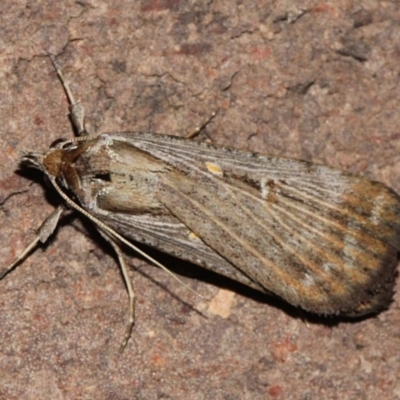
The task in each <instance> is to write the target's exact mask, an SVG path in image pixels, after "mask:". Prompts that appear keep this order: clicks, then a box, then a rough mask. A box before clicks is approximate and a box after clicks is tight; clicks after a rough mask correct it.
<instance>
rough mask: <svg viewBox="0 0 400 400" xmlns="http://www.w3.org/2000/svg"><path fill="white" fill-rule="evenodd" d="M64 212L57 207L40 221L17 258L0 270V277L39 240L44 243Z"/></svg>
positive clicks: (10, 269)
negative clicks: (38, 226)
mask: <svg viewBox="0 0 400 400" xmlns="http://www.w3.org/2000/svg"><path fill="white" fill-rule="evenodd" d="M63 212H64V207H62V206H59V207H57V208H56V209H55V210H54V211H53V212H52V213H51V214H50V215H49V216H48V217H47V218H46V219H45V220H44V221H43V223H42V225H41V226H40V228H39V230H38V232H37V235H36V237H35V238H34V239H33V240H32V242H31V243H29V244H28V246H26V247H25V249H24V250H23V251H22V252H21V253H20V254H19V255H18V256H17V258H16V259H15V260H14V261H13V262H12V263H11V264H10V265H8V266H6V267H5V269H4V270H3V271H1V272H0V279H3V278H4V277H5V276H6V275H7V274H8V273H9V272H10V271H12V270H13V269H14V268H15V266H16V265H17V264H18V263H19V262H21V261H22V260H23V259H24V258H25V257H26V256H27V254H29V253H30V252H31V250H32V249H34V248H35V247H36V246H37V244H38V243H39V242H41V243H46V242H47V240H48V239H49V237H50V236H51V235H52V234H53V233H54V231H55V230H56V228H57V225H58V221H59V220H60V217H61V215H62V213H63Z"/></svg>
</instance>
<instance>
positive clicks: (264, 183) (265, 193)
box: [260, 177, 269, 200]
mask: <svg viewBox="0 0 400 400" xmlns="http://www.w3.org/2000/svg"><path fill="white" fill-rule="evenodd" d="M267 181H268V180H267V178H266V177H264V178H261V181H260V188H261V198H262V199H264V200H266V199H267V198H268V195H269V187H268V185H267Z"/></svg>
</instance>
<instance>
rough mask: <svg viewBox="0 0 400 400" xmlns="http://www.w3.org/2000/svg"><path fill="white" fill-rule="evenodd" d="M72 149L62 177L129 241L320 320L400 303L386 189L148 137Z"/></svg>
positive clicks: (305, 166)
mask: <svg viewBox="0 0 400 400" xmlns="http://www.w3.org/2000/svg"><path fill="white" fill-rule="evenodd" d="M65 152H66V153H65V156H64V157H65V159H66V160H68V161H67V162H65V163H64V167H63V168H62V169H61V170H60V174H59V177H60V178H62V180H63V181H65V182H66V184H67V186H68V188H69V189H70V190H72V191H73V193H74V196H75V197H76V198H77V199H78V200H79V201H80V203H81V204H82V206H83V207H84V208H85V209H86V210H87V211H89V212H90V213H92V214H93V215H94V216H96V217H97V218H99V219H101V220H103V221H105V222H106V223H107V225H109V226H110V227H111V228H113V229H115V230H116V231H118V232H121V233H122V234H123V235H124V236H126V237H128V238H131V239H133V240H136V241H139V242H142V243H146V244H149V245H151V246H154V247H156V248H158V249H160V250H162V251H165V252H167V253H170V254H172V255H175V256H178V257H180V258H183V259H187V260H189V261H192V262H195V263H197V264H200V265H203V266H205V267H208V268H211V269H213V270H217V271H218V272H220V273H223V274H225V275H227V276H228V277H231V278H234V279H237V280H239V281H241V282H244V283H246V284H249V285H251V286H253V287H255V288H257V289H261V290H264V291H267V292H273V293H275V294H277V295H279V296H281V297H283V298H284V299H286V300H287V301H288V302H290V303H291V304H294V305H296V306H301V307H302V308H304V309H306V310H309V311H313V312H317V313H322V314H332V313H335V314H336V313H342V314H349V315H351V314H354V315H360V314H365V313H370V312H374V311H378V310H379V309H382V308H384V307H386V306H387V305H388V303H389V301H390V299H391V297H392V290H393V281H394V276H395V267H396V264H397V249H398V248H399V247H400V240H399V232H400V201H399V198H398V196H397V195H396V194H395V193H394V192H392V191H391V190H390V189H388V188H387V187H386V186H384V185H382V184H380V183H376V182H371V181H369V180H368V179H366V178H361V177H356V176H352V175H349V174H346V173H343V172H340V171H337V170H334V169H331V168H327V167H323V166H319V165H314V164H310V163H307V162H304V161H297V160H287V159H281V158H273V157H268V156H263V155H258V154H254V153H249V152H243V151H239V150H234V149H228V148H223V147H218V146H215V145H210V144H207V143H201V142H194V141H191V140H186V139H182V138H176V137H171V136H165V135H163V136H161V135H156V134H151V133H132V132H126V133H115V134H104V135H101V136H99V137H98V138H96V139H92V140H90V141H88V142H85V143H81V144H77V145H76V148H73V149H67V150H65Z"/></svg>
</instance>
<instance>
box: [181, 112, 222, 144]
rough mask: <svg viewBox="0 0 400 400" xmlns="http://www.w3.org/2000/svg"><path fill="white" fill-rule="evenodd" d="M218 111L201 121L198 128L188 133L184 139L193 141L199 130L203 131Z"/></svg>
mask: <svg viewBox="0 0 400 400" xmlns="http://www.w3.org/2000/svg"><path fill="white" fill-rule="evenodd" d="M217 112H218V111H214V112H213V113H212V114H210V115H209V116H208V117H207V119H206V120H205V121H203V122H202V123H201V124H200V125H199V126H198V127H196V128H195V129H194V130H193V131H191V132H188V133H187V134H186V135H185V136H184V137H185V138H187V139H193V138H194V137H195V136H197V135H198V134H199V132H200V131H201V130H203V129H204V128H205V127H206V126H207V125H208V124H209V123H210V122H211V121H212V120H213V119H214V117H215V116H216V115H217Z"/></svg>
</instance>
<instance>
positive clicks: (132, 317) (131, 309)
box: [99, 228, 135, 352]
mask: <svg viewBox="0 0 400 400" xmlns="http://www.w3.org/2000/svg"><path fill="white" fill-rule="evenodd" d="M99 232H100V234H101V236H103V238H104V239H105V240H107V242H108V243H110V245H111V247H112V248H113V250H114V252H115V254H116V255H117V257H118V263H119V266H120V268H121V272H122V276H123V277H124V281H125V285H126V289H127V290H128V296H129V321H128V327H127V329H126V333H125V336H124V339H123V341H122V344H121V347H120V351H121V352H122V351H123V350H124V349H125V347H126V345H127V344H128V341H129V339H130V337H131V335H132V329H133V325H134V324H135V291H134V290H133V286H132V282H131V280H130V278H129V274H128V268H127V266H126V263H125V257H124V254H123V253H122V250H121V248H120V247H119V246H118V245H117V243H116V242H115V241H114V240H113V239H112V238H111V237H110V236H109V235H108V234H107V233H105V232H104V231H102V230H100V228H99Z"/></svg>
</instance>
